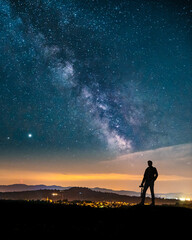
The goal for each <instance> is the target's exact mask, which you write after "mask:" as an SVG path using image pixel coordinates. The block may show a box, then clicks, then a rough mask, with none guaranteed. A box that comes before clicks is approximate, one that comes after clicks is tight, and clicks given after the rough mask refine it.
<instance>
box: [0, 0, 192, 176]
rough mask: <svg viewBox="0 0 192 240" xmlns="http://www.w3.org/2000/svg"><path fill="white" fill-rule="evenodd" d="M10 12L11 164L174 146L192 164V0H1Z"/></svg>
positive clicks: (2, 160) (68, 161)
mask: <svg viewBox="0 0 192 240" xmlns="http://www.w3.org/2000/svg"><path fill="white" fill-rule="evenodd" d="M0 11H1V12H0V14H1V17H0V24H1V28H0V29H1V30H0V34H1V37H0V41H1V44H0V54H1V62H0V69H1V70H0V71H1V76H0V83H1V87H0V104H1V108H0V116H1V117H0V167H1V169H6V170H7V171H8V169H9V170H10V171H11V170H13V167H14V168H15V167H18V168H20V169H25V170H26V169H27V168H31V167H33V168H34V169H38V168H39V166H41V168H43V167H44V168H46V169H49V170H50V169H51V168H55V169H56V166H57V167H58V168H60V169H65V168H67V166H68V167H69V166H70V171H72V169H75V165H78V166H79V169H80V167H81V166H84V167H85V168H86V164H87V166H88V165H89V164H90V163H91V164H94V163H102V164H103V162H106V161H107V162H108V163H109V162H110V163H112V162H114V159H117V160H118V159H120V158H121V157H122V156H128V155H129V156H132V155H133V154H134V153H141V155H142V154H143V153H145V152H147V153H149V151H153V152H156V149H170V148H171V149H172V150H173V149H175V147H174V146H183V147H180V148H179V149H182V150H183V151H184V150H186V149H188V150H187V151H188V152H187V154H186V152H183V155H182V157H180V159H181V158H182V159H183V156H186V155H187V167H188V169H189V167H190V169H192V166H191V164H192V163H191V160H189V153H190V154H191V143H192V127H191V126H192V111H191V110H192V97H191V92H192V81H191V80H192V4H191V1H190V0H175V1H171V0H167V1H164V0H157V1H151V0H145V1H144V0H134V1H131V0H118V1H115V0H109V1H104V0H35V1H30V0H25V1H23V0H1V1H0ZM186 146H188V148H186ZM176 159H177V156H176ZM144 160H146V159H144ZM168 161H169V160H168ZM174 161H175V160H174V159H171V161H170V163H171V164H172V163H175V162H174ZM177 162H178V161H177ZM138 164H139V163H138ZM176 165H177V164H176ZM137 166H139V165H137ZM93 169H95V168H94V167H92V170H93ZM96 169H97V170H94V171H97V172H98V171H101V169H99V168H98V167H97V168H96ZM98 169H99V170H98ZM92 170H90V171H92ZM50 171H51V170H50ZM57 171H58V170H57ZM79 171H80V170H79ZM106 171H107V170H106ZM108 171H109V170H108ZM111 171H112V172H114V171H115V170H114V169H113V170H111ZM127 171H129V167H128V166H127ZM135 174H136V172H135ZM174 174H175V173H174Z"/></svg>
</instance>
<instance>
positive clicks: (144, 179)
mask: <svg viewBox="0 0 192 240" xmlns="http://www.w3.org/2000/svg"><path fill="white" fill-rule="evenodd" d="M145 181H146V170H145V173H144V175H143V180H142V182H141V185H140V186H143V184H144V183H145Z"/></svg>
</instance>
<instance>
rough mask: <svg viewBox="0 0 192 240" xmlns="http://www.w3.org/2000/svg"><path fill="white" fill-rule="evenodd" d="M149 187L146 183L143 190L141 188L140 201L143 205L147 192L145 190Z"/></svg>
mask: <svg viewBox="0 0 192 240" xmlns="http://www.w3.org/2000/svg"><path fill="white" fill-rule="evenodd" d="M148 187H149V185H148V184H147V183H145V185H144V188H143V194H142V199H141V204H142V205H143V204H144V202H145V194H146V192H147V188H148Z"/></svg>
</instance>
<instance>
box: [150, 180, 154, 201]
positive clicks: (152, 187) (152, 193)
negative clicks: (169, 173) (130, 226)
mask: <svg viewBox="0 0 192 240" xmlns="http://www.w3.org/2000/svg"><path fill="white" fill-rule="evenodd" d="M150 191H151V199H152V205H155V194H154V182H151V183H150Z"/></svg>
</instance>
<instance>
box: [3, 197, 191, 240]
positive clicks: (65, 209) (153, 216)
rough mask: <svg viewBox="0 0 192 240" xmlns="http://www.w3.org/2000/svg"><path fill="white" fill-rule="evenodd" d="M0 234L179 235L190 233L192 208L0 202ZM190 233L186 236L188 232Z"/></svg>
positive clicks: (45, 235)
mask: <svg viewBox="0 0 192 240" xmlns="http://www.w3.org/2000/svg"><path fill="white" fill-rule="evenodd" d="M0 212H1V220H2V221H1V222H2V223H1V234H3V233H5V234H7V235H10V234H12V235H13V236H21V235H24V236H25V237H29V236H30V237H31V236H34V237H35V236H42V237H50V236H52V237H53V236H54V237H55V236H61V234H62V235H63V237H64V236H71V237H83V236H84V237H87V236H89V237H90V238H92V237H101V236H106V237H114V236H116V237H120V236H124V237H125V236H127V238H128V237H131V238H132V237H133V236H135V237H142V236H144V235H146V236H149V235H150V234H152V235H153V236H154V234H155V236H154V237H157V236H162V237H163V236H164V237H165V236H166V237H168V236H170V237H171V236H172V237H173V235H175V234H177V236H178V237H179V236H181V237H182V238H183V237H184V236H185V234H186V236H187V234H189V232H190V226H191V225H190V221H191V219H192V210H191V209H188V208H183V207H173V206H155V207H151V206H144V207H142V206H133V207H127V208H119V209H95V208H89V207H78V206H64V205H61V204H50V203H42V202H26V201H0ZM188 236H189V235H188Z"/></svg>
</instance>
